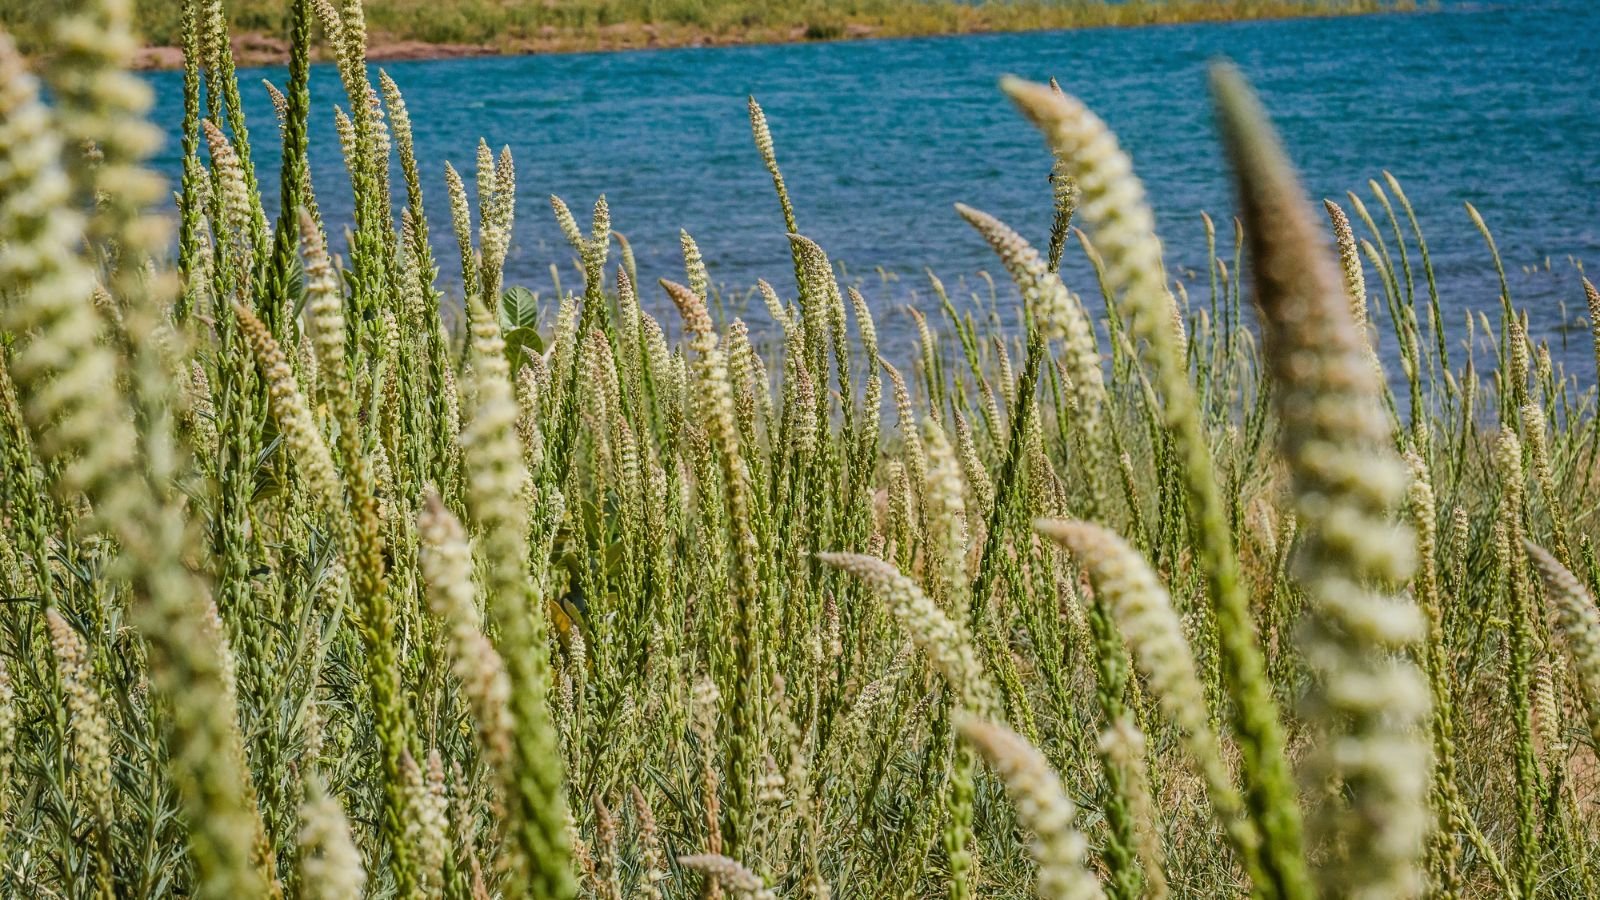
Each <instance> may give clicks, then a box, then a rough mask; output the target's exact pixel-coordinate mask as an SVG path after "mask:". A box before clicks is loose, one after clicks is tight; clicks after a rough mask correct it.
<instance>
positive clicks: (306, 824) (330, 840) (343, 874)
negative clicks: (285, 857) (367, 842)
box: [298, 779, 367, 900]
mask: <svg viewBox="0 0 1600 900" xmlns="http://www.w3.org/2000/svg"><path fill="white" fill-rule="evenodd" d="M308 794H309V796H307V797H306V801H305V803H304V804H303V805H301V807H300V834H299V836H298V840H299V844H300V883H301V885H302V886H303V888H304V890H305V894H304V895H303V896H305V897H306V898H308V900H360V898H361V896H362V894H363V890H364V888H365V887H366V884H367V873H366V870H365V869H363V868H362V867H361V851H360V850H358V849H356V844H355V841H354V840H353V839H352V838H351V836H350V820H349V819H347V818H346V817H345V814H344V808H343V807H341V806H340V805H339V800H338V798H336V797H334V796H333V795H332V794H329V793H328V791H327V789H326V788H324V787H323V786H322V784H321V783H320V782H319V781H317V780H315V779H313V780H312V781H311V786H310V789H309V790H308Z"/></svg>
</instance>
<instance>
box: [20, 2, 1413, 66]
mask: <svg viewBox="0 0 1600 900" xmlns="http://www.w3.org/2000/svg"><path fill="white" fill-rule="evenodd" d="M183 5H184V4H183V0H136V2H135V8H136V21H137V22H138V24H139V26H140V29H141V30H142V31H143V33H144V34H145V36H146V38H147V39H148V40H149V42H150V43H151V44H152V45H156V46H169V47H177V46H180V45H181V42H182V34H183ZM1418 6H1419V4H1418V3H1417V2H1416V0H1120V2H1108V0H979V2H975V3H968V2H962V0H910V2H902V0H851V2H840V0H799V2H790V3H773V2H767V0H763V2H755V3H751V2H744V0H576V2H561V3H547V2H539V0H452V2H450V3H444V4H441V3H437V2H431V0H373V2H371V3H369V4H368V6H367V10H366V17H367V25H368V28H369V29H370V31H371V34H372V36H373V39H374V41H376V42H379V43H383V42H399V41H420V42H422V43H425V44H438V45H446V44H454V45H463V44H464V45H472V46H478V47H485V48H488V49H491V50H494V51H499V52H518V51H527V50H586V49H605V48H615V47H630V46H643V45H647V44H648V45H663V44H664V45H669V46H674V45H683V44H692V43H699V42H703V41H713V42H718V43H722V42H729V41H734V42H769V43H770V42H785V41H795V40H811V41H814V40H837V39H839V38H846V37H855V36H864V35H873V36H878V37H904V36H910V35H928V34H964V33H969V32H981V31H1037V30H1043V29H1053V28H1079V27H1094V26H1108V25H1109V26H1134V25H1152V24H1162V23H1178V22H1203V21H1230V20H1237V19H1264V18H1287V17H1295V16H1328V15H1353V14H1360V13H1373V12H1385V11H1393V10H1405V9H1415V8H1417V7H1418ZM58 9H59V4H58V3H56V2H54V0H10V2H8V3H6V4H5V5H4V6H0V26H4V27H5V28H7V29H8V30H10V31H11V32H12V34H13V35H14V36H15V38H16V39H17V40H18V42H19V43H20V44H21V45H22V48H23V50H24V52H27V53H40V52H45V53H47V52H49V50H50V47H51V40H50V35H49V31H48V29H49V25H50V23H51V22H53V21H54V20H55V16H56V13H57V11H58ZM289 9H290V6H289V4H288V3H285V2H283V0H239V2H237V3H233V4H230V7H229V15H228V18H229V24H230V25H231V27H232V28H233V29H235V31H236V32H241V33H244V32H250V33H260V34H264V35H268V36H277V35H282V34H284V33H286V32H287V30H288V27H289V20H290V12H289ZM378 49H380V50H381V47H379V48H378Z"/></svg>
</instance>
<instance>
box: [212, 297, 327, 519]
mask: <svg viewBox="0 0 1600 900" xmlns="http://www.w3.org/2000/svg"><path fill="white" fill-rule="evenodd" d="M233 314H234V315H235V316H237V317H238V321H239V331H240V332H241V333H242V334H243V335H244V338H245V341H246V342H247V343H248V344H249V345H250V352H251V353H252V354H254V355H255V358H256V364H257V365H258V366H260V368H261V376H262V378H263V379H264V380H265V381H266V383H267V396H268V399H269V401H270V403H271V408H272V415H273V417H274V418H276V419H277V420H278V427H279V428H280V429H281V430H282V431H283V436H284V442H285V443H286V444H287V445H288V447H289V452H290V454H291V455H292V456H293V457H294V460H295V464H296V465H298V466H299V467H300V470H301V475H302V477H304V478H305V480H306V483H308V484H309V485H311V488H312V490H314V491H315V492H316V494H317V499H318V501H319V502H320V503H321V504H322V507H323V512H325V513H326V514H327V515H328V517H329V518H330V519H331V520H333V521H338V520H339V519H340V518H341V517H342V516H343V514H344V486H343V484H342V483H341V482H340V480H339V472H338V469H337V468H336V467H335V466H334V462H333V454H332V452H330V451H329V450H328V445H327V443H326V442H325V441H323V439H322V433H321V432H320V431H318V430H317V425H316V422H314V421H312V418H311V409H310V407H309V406H308V405H307V404H306V400H305V397H303V396H301V394H300V386H299V383H298V382H296V381H295V377H294V370H293V369H291V368H290V367H289V360H288V359H287V358H286V357H285V356H284V354H283V350H282V349H281V348H280V347H279V346H278V342H277V341H275V340H273V339H272V334H271V332H269V331H268V330H267V326H266V324H265V323H263V322H262V321H261V320H260V319H258V318H256V316H255V314H254V313H252V312H250V310H249V309H248V308H247V307H246V306H245V305H244V304H242V303H235V304H233Z"/></svg>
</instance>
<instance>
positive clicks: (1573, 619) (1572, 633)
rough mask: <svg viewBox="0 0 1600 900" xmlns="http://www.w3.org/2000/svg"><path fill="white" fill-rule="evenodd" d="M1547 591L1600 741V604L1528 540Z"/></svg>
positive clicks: (1592, 731)
mask: <svg viewBox="0 0 1600 900" xmlns="http://www.w3.org/2000/svg"><path fill="white" fill-rule="evenodd" d="M1523 547H1524V548H1526V550H1527V552H1528V558H1529V559H1530V560H1532V562H1533V567H1534V569H1535V570H1536V571H1537V572H1538V573H1539V579H1540V580H1541V581H1542V582H1543V583H1544V593H1545V597H1546V599H1547V600H1549V602H1550V605H1551V606H1552V607H1554V611H1555V624H1556V628H1557V629H1559V630H1560V632H1561V635H1562V636H1563V637H1564V638H1565V639H1566V642H1567V652H1568V653H1570V654H1571V655H1572V663H1573V668H1574V669H1576V670H1577V674H1578V686H1579V688H1580V689H1581V690H1582V692H1583V700H1584V706H1585V707H1586V708H1587V710H1588V713H1589V733H1590V736H1591V737H1592V738H1593V739H1594V741H1595V743H1596V744H1600V608H1596V606H1595V602H1594V598H1593V597H1592V596H1590V594H1589V592H1588V590H1586V589H1585V588H1584V586H1583V583H1582V582H1580V581H1579V580H1578V579H1577V577H1576V576H1574V575H1573V574H1572V573H1571V572H1570V571H1568V570H1567V567H1566V566H1563V565H1562V564H1561V563H1560V561H1559V560H1557V559H1556V558H1555V557H1554V556H1552V555H1551V554H1550V553H1549V552H1548V551H1546V550H1545V549H1544V548H1543V547H1540V546H1539V545H1537V544H1535V543H1533V542H1532V541H1524V542H1523Z"/></svg>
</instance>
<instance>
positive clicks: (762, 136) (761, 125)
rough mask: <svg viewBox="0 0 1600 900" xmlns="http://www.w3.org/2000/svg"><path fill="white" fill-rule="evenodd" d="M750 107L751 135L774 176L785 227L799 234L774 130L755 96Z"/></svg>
mask: <svg viewBox="0 0 1600 900" xmlns="http://www.w3.org/2000/svg"><path fill="white" fill-rule="evenodd" d="M749 107H750V135H751V137H753V138H755V142H756V152H757V153H759V154H761V162H762V164H764V165H765V166H766V167H767V174H769V175H771V176H772V187H773V188H774V189H775V190H776V191H777V192H778V205H779V206H781V207H782V208H783V224H784V227H785V228H787V229H788V231H789V233H790V234H798V233H799V231H800V226H798V225H796V224H795V219H794V204H792V203H790V202H789V188H788V186H787V185H785V184H784V183H783V173H782V172H781V171H779V170H778V154H777V152H776V151H775V150H774V149H773V147H772V129H771V128H770V127H768V125H767V114H766V112H765V111H763V110H762V109H761V104H759V103H757V102H756V98H755V97H754V96H752V97H750V102H749Z"/></svg>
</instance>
